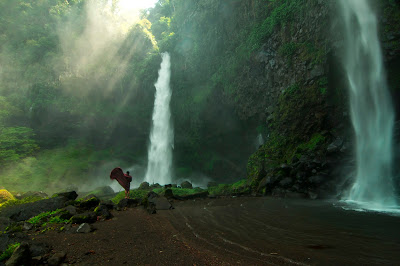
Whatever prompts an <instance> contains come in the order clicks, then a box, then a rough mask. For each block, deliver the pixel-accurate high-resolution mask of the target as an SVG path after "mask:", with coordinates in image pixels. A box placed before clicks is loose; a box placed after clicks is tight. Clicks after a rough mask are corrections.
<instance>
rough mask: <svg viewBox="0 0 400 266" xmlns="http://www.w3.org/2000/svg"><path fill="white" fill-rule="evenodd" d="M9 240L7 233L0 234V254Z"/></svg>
mask: <svg viewBox="0 0 400 266" xmlns="http://www.w3.org/2000/svg"><path fill="white" fill-rule="evenodd" d="M9 241H10V237H9V236H8V234H0V254H1V253H3V252H4V251H5V250H6V249H7V247H8V244H9Z"/></svg>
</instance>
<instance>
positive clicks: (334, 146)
mask: <svg viewBox="0 0 400 266" xmlns="http://www.w3.org/2000/svg"><path fill="white" fill-rule="evenodd" d="M342 146H343V139H341V138H339V137H338V138H336V140H335V141H334V142H332V143H331V144H329V145H328V148H327V149H326V150H327V152H328V153H335V152H338V151H339V150H340V149H341V148H342Z"/></svg>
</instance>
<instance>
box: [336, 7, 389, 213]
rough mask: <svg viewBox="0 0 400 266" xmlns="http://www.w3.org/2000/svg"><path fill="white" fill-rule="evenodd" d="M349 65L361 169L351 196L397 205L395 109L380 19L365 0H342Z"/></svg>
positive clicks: (375, 206)
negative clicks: (384, 64) (379, 26)
mask: <svg viewBox="0 0 400 266" xmlns="http://www.w3.org/2000/svg"><path fill="white" fill-rule="evenodd" d="M338 3H339V7H340V8H339V9H340V12H341V14H342V18H343V20H344V21H343V25H344V30H345V31H344V32H345V53H344V56H343V61H344V67H345V70H346V72H347V78H348V84H349V90H350V112H351V119H352V123H353V127H354V130H355V135H356V161H357V171H356V177H355V182H354V184H353V186H352V188H351V191H350V192H349V195H348V198H347V199H346V200H348V201H350V202H352V203H357V204H359V205H361V207H362V208H366V209H372V210H380V209H382V210H388V209H389V210H390V209H392V208H396V206H397V203H396V197H395V192H394V187H393V181H392V153H393V151H392V146H393V140H392V139H393V124H394V111H393V106H392V102H391V98H390V95H389V92H388V89H387V84H386V79H385V78H386V77H385V71H384V67H383V61H382V54H381V47H380V43H379V39H378V29H377V19H376V15H375V14H374V12H373V10H372V9H371V7H370V6H369V4H368V1H366V0H340V1H338Z"/></svg>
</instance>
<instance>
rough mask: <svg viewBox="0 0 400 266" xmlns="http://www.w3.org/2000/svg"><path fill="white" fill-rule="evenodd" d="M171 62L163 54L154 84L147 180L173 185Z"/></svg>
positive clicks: (167, 56)
mask: <svg viewBox="0 0 400 266" xmlns="http://www.w3.org/2000/svg"><path fill="white" fill-rule="evenodd" d="M170 78H171V61H170V56H169V54H168V53H163V54H162V62H161V68H160V70H159V71H158V80H157V82H156V83H155V84H154V86H155V87H156V96H155V100H154V110H153V125H152V128H151V133H150V147H149V151H148V163H147V172H146V176H145V180H146V181H147V182H149V183H159V184H168V183H171V164H172V145H173V129H172V125H171V111H170V107H169V104H170V101H171V89H170V86H169V82H170Z"/></svg>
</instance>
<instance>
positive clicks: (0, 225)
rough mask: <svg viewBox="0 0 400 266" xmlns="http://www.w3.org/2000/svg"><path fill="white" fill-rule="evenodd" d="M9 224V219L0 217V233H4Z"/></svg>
mask: <svg viewBox="0 0 400 266" xmlns="http://www.w3.org/2000/svg"><path fill="white" fill-rule="evenodd" d="M10 223H11V220H10V218H7V217H1V216H0V231H4V230H5V229H6V228H7V226H9V225H10Z"/></svg>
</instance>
